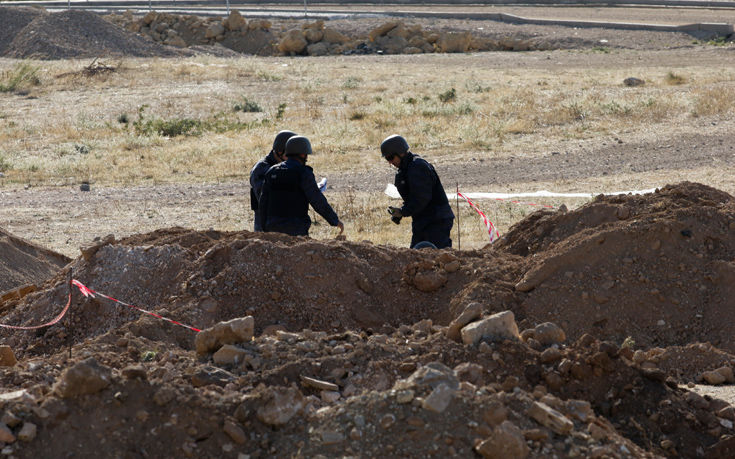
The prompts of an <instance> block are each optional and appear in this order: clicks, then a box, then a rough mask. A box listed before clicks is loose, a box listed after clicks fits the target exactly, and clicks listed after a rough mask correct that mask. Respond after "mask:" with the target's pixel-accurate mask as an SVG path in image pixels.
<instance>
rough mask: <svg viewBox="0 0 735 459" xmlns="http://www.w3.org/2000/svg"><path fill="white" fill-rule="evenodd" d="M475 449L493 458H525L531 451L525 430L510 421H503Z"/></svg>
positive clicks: (483, 455) (484, 455)
mask: <svg viewBox="0 0 735 459" xmlns="http://www.w3.org/2000/svg"><path fill="white" fill-rule="evenodd" d="M475 450H476V451H477V452H478V453H480V455H482V457H485V458H492V459H505V458H511V457H512V458H514V459H525V458H526V457H528V454H529V452H530V449H529V447H528V445H527V444H526V439H525V438H524V436H523V432H522V431H521V429H519V428H518V427H517V426H516V425H515V424H513V423H512V422H510V421H503V423H502V424H500V425H499V426H498V427H496V428H495V429H494V430H493V433H492V434H491V435H490V436H489V437H488V438H486V439H485V440H483V441H482V442H480V443H479V444H478V445H477V446H476V447H475Z"/></svg>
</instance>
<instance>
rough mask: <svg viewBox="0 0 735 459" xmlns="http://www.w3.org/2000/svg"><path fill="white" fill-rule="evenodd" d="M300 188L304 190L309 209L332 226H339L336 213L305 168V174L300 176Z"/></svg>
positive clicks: (310, 173) (311, 173)
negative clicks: (309, 205) (312, 209)
mask: <svg viewBox="0 0 735 459" xmlns="http://www.w3.org/2000/svg"><path fill="white" fill-rule="evenodd" d="M301 188H302V189H303V190H304V194H305V195H306V199H307V200H308V201H309V204H311V207H313V208H314V210H316V212H317V213H318V214H319V215H321V216H322V217H323V218H324V220H326V221H327V223H329V224H330V225H332V226H339V224H340V223H342V222H340V221H339V217H338V216H337V213H336V212H335V211H334V209H332V206H330V205H329V202H328V201H327V198H326V197H325V196H324V194H323V193H322V192H321V191H319V187H318V186H317V184H316V179H315V178H314V173H313V172H312V171H311V170H310V169H309V168H307V169H306V172H305V173H304V174H303V175H302V176H301Z"/></svg>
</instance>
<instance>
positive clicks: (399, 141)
mask: <svg viewBox="0 0 735 459" xmlns="http://www.w3.org/2000/svg"><path fill="white" fill-rule="evenodd" d="M406 153H408V142H406V139H404V138H403V137H402V136H400V135H395V134H394V135H391V136H388V137H386V138H385V140H383V143H381V144H380V154H381V155H383V158H385V157H388V156H393V155H399V156H403V155H405V154H406Z"/></svg>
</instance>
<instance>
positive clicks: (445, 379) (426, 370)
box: [393, 362, 459, 391]
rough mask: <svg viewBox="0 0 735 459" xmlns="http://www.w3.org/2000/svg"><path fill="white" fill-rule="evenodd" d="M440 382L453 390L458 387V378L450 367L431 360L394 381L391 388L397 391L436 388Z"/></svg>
mask: <svg viewBox="0 0 735 459" xmlns="http://www.w3.org/2000/svg"><path fill="white" fill-rule="evenodd" d="M440 384H446V385H447V386H449V387H450V388H452V389H455V390H456V389H457V388H459V380H458V379H457V376H456V375H455V374H454V371H453V370H452V369H451V368H449V367H447V366H446V365H444V364H443V363H441V362H431V363H428V364H426V365H424V366H423V367H421V368H419V369H418V370H416V371H415V372H414V373H413V374H412V375H411V376H409V377H408V378H406V379H399V380H398V381H396V383H395V384H394V385H393V389H395V390H397V391H398V390H403V389H416V388H425V387H431V388H436V387H438V386H439V385H440Z"/></svg>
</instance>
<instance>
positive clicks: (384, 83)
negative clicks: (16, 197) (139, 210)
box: [0, 55, 735, 184]
mask: <svg viewBox="0 0 735 459" xmlns="http://www.w3.org/2000/svg"><path fill="white" fill-rule="evenodd" d="M479 60H480V58H478V57H477V56H466V57H465V58H464V59H462V58H457V59H454V60H451V61H446V60H445V59H443V58H442V56H437V57H434V56H430V55H429V56H423V57H421V58H416V59H415V61H414V62H412V63H411V65H406V66H398V67H397V66H396V65H395V62H393V61H389V60H387V59H386V60H381V59H380V58H376V57H367V58H354V59H350V58H346V57H331V58H319V59H275V58H267V59H266V58H255V57H243V58H241V59H215V58H197V59H189V60H185V61H181V60H165V59H152V60H135V59H132V60H127V61H124V62H122V63H120V64H119V66H118V67H117V69H116V72H114V73H112V72H110V73H103V74H98V75H93V76H91V77H84V76H80V75H81V74H80V72H79V71H80V70H81V69H84V68H86V67H87V66H88V65H89V63H88V62H80V61H62V62H52V63H48V62H20V63H19V62H16V61H8V60H5V61H2V62H0V73H2V74H3V75H5V74H12V73H13V69H17V68H19V66H22V67H23V68H25V69H28V68H31V69H36V70H37V71H36V72H34V74H35V75H36V77H37V78H38V79H39V82H38V84H37V85H35V86H32V87H31V88H30V89H28V90H25V91H22V92H20V93H17V92H16V93H15V94H8V95H6V96H5V97H4V98H3V99H2V102H1V105H0V115H1V116H0V144H1V145H2V153H1V154H2V157H3V161H4V163H3V164H5V166H4V168H5V175H6V180H8V181H9V182H18V183H22V182H31V183H34V184H56V183H65V182H76V181H79V180H93V181H95V182H97V183H101V184H102V183H119V184H130V183H138V182H140V181H150V182H154V183H160V182H192V181H196V182H199V181H217V180H222V179H223V177H232V178H244V177H245V176H246V174H247V171H248V170H249V167H250V165H251V164H252V163H253V162H254V161H255V160H256V159H257V158H258V157H260V156H261V155H262V154H263V153H265V152H267V151H268V147H269V144H270V142H271V138H272V135H273V133H274V132H276V131H278V130H279V129H282V128H289V129H293V130H295V131H297V132H300V133H304V134H305V135H307V136H309V137H310V138H311V140H312V143H313V145H314V149H315V151H317V152H319V153H321V154H322V155H321V156H317V157H316V158H315V161H314V162H315V164H316V165H317V166H318V167H320V168H322V169H323V171H324V172H325V173H327V172H337V171H344V170H349V169H354V168H357V169H358V170H360V169H369V168H371V167H373V166H374V162H375V157H374V153H375V151H376V150H377V146H378V145H379V143H380V141H381V140H382V138H384V137H385V136H386V135H388V134H390V133H394V132H400V133H402V134H404V135H405V136H406V137H407V138H409V139H410V141H411V143H412V146H413V148H414V150H416V151H419V152H422V153H425V154H428V155H430V156H431V157H432V158H441V157H446V156H447V155H452V156H454V157H459V158H461V157H462V156H464V155H466V154H471V155H472V156H478V155H479V156H480V157H482V156H486V157H488V158H492V157H493V155H499V154H511V153H513V152H514V151H516V150H519V149H522V148H523V145H524V144H527V143H528V142H532V143H537V144H541V143H545V144H550V143H553V142H555V141H560V140H562V139H570V138H572V139H573V138H590V137H594V136H596V135H601V134H605V133H608V132H621V131H625V132H631V133H635V132H636V131H642V130H643V129H654V130H655V129H656V127H657V126H663V125H671V124H672V123H677V124H680V123H683V122H684V123H686V122H687V120H688V119H690V118H692V117H706V116H721V115H727V114H728V112H729V111H730V110H731V107H732V103H733V99H734V98H735V96H733V90H732V86H731V80H730V79H729V77H728V72H729V70H727V69H725V68H723V69H714V68H711V67H702V68H687V70H686V77H683V76H677V75H678V74H677V73H674V72H673V71H671V70H669V71H665V70H664V69H659V68H650V69H642V70H641V71H640V72H639V73H638V74H639V75H640V76H641V77H643V78H644V79H646V80H647V81H648V82H649V83H648V84H647V85H646V86H644V87H640V88H626V87H624V86H623V85H622V84H621V81H622V79H623V78H624V75H625V73H623V71H615V70H610V69H590V70H584V71H581V70H569V71H561V72H557V73H555V74H554V75H549V74H548V73H546V72H543V71H534V70H531V71H527V72H524V73H519V72H517V71H515V70H513V69H505V70H498V69H493V70H490V69H488V70H487V71H483V70H482V68H481V66H479V65H477V64H479V62H475V61H479ZM437 66H439V67H440V68H441V70H440V71H437V69H436V68H437ZM466 68H472V69H473V70H472V72H471V73H470V74H469V75H468V74H467V72H466ZM26 73H27V72H26ZM661 74H663V75H665V77H664V78H663V79H660V77H659V75H661ZM58 75H62V77H60V78H57V76H58ZM672 80H675V81H677V84H672V83H671V82H672ZM657 81H661V84H656V82H657ZM693 81H696V82H697V83H696V86H695V85H694V84H693V83H690V82H693ZM0 84H2V82H0ZM451 90H454V92H453V94H454V97H451V98H448V97H443V95H445V94H447V93H448V92H449V91H451ZM29 91H30V92H29ZM244 99H245V100H248V101H251V102H253V103H255V104H257V106H258V107H260V108H262V111H261V112H246V111H243V110H235V107H236V106H237V104H238V103H242V101H243V100H244ZM141 108H143V109H144V111H143V115H144V117H145V119H146V120H148V121H150V122H152V123H153V122H155V123H158V124H159V125H169V126H170V125H172V126H174V127H180V126H181V125H182V123H186V122H188V123H190V124H193V125H196V126H197V127H196V129H194V130H193V131H192V132H189V134H192V133H193V134H195V135H183V134H182V135H168V136H167V135H165V133H167V132H169V131H160V130H159V131H158V132H157V131H155V130H149V131H148V132H144V131H142V130H140V129H136V128H135V127H134V123H135V121H136V120H137V119H138V118H139V117H140V115H139V112H140V110H141ZM121 119H122V120H127V123H124V122H121V121H120V120H121ZM177 123H178V124H177ZM162 132H163V135H162Z"/></svg>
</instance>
